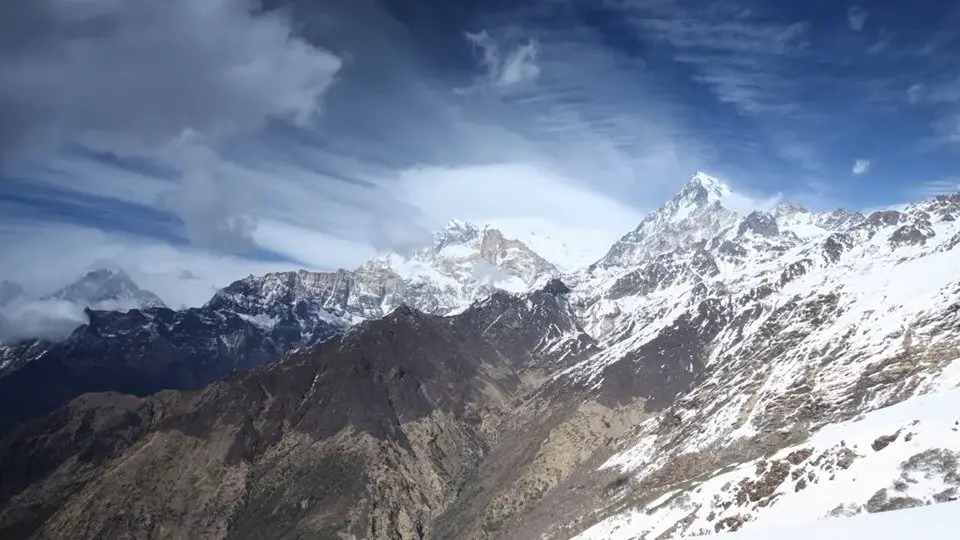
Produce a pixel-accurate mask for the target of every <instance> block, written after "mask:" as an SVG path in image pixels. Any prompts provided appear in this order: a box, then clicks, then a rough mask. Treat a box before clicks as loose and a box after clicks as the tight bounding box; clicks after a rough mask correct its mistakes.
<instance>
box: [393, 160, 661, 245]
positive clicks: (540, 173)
mask: <svg viewBox="0 0 960 540" xmlns="http://www.w3.org/2000/svg"><path fill="white" fill-rule="evenodd" d="M397 190H398V195H399V196H400V197H403V200H405V201H406V202H407V203H408V204H410V205H412V206H414V207H416V208H418V209H419V210H420V212H421V213H422V215H423V219H424V223H426V224H427V225H428V226H430V227H436V226H439V225H442V224H443V223H444V222H446V221H447V220H448V219H450V218H451V217H458V218H461V219H464V220H467V221H474V222H477V223H489V222H494V221H501V222H505V221H510V220H518V219H527V220H540V221H546V222H551V223H554V224H555V225H556V226H558V227H559V226H562V227H566V228H570V229H581V230H582V229H590V230H602V231H605V234H604V237H601V238H597V239H596V241H597V242H599V243H604V242H607V241H609V243H611V244H612V243H613V241H615V240H616V239H617V238H619V237H620V236H621V235H623V234H624V233H625V232H627V231H628V230H630V229H632V228H634V227H636V225H637V223H639V221H640V219H641V218H642V215H641V214H640V213H639V212H638V211H637V210H635V209H633V208H631V207H629V206H625V205H623V204H621V203H619V202H617V201H616V200H614V199H612V198H610V197H608V196H605V195H603V194H600V193H597V192H595V191H592V190H590V189H587V188H585V187H583V186H581V185H578V184H577V183H575V182H573V181H572V180H571V179H568V178H565V177H563V176H561V175H560V174H558V173H557V172H554V171H551V170H550V169H549V168H547V167H543V166H536V165H534V164H529V163H502V164H495V165H486V166H474V167H459V168H443V167H424V168H419V169H411V170H408V171H405V172H404V173H403V174H402V175H401V177H400V181H399V184H398V186H397ZM607 247H609V246H607Z"/></svg>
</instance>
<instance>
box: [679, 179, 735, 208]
mask: <svg viewBox="0 0 960 540" xmlns="http://www.w3.org/2000/svg"><path fill="white" fill-rule="evenodd" d="M684 192H697V194H699V192H704V193H706V196H707V198H708V199H709V200H710V202H712V201H714V200H717V201H719V200H722V199H724V198H726V197H729V196H730V195H732V194H733V190H732V189H730V186H728V185H727V184H726V183H724V182H723V181H722V180H720V179H719V178H717V177H715V176H710V175H709V174H707V173H705V172H702V171H698V172H696V173H694V174H693V176H691V177H690V181H689V182H688V183H687V185H686V186H685V187H684V188H683V190H682V191H681V192H680V193H681V194H682V193H684Z"/></svg>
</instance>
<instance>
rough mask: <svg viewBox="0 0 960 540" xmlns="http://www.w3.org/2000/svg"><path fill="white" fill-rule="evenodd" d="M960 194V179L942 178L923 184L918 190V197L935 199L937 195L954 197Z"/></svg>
mask: <svg viewBox="0 0 960 540" xmlns="http://www.w3.org/2000/svg"><path fill="white" fill-rule="evenodd" d="M954 193H960V177H949V178H942V179H940V180H932V181H929V182H921V183H920V184H919V187H918V188H917V189H916V194H917V196H920V197H934V196H936V195H952V194H954Z"/></svg>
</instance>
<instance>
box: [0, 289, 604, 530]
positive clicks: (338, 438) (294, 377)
mask: <svg viewBox="0 0 960 540" xmlns="http://www.w3.org/2000/svg"><path fill="white" fill-rule="evenodd" d="M565 291H566V289H565V287H563V286H562V284H561V283H559V282H552V283H550V284H548V286H547V287H545V288H544V289H543V290H540V291H537V292H534V293H531V294H528V295H524V296H510V295H506V294H497V295H494V296H492V297H491V298H490V299H488V300H486V301H482V302H478V303H476V304H474V305H473V306H472V307H470V308H469V309H467V310H466V311H464V312H463V313H461V314H459V315H457V316H453V317H438V316H432V315H427V314H424V313H422V312H419V311H416V310H414V309H412V308H407V307H402V308H399V309H397V310H395V311H393V312H392V313H390V314H389V315H388V316H386V317H385V318H383V319H380V320H375V321H370V322H364V323H361V324H359V325H358V326H356V327H354V328H353V329H351V330H350V331H349V332H347V333H346V334H345V335H344V336H343V337H342V338H334V339H332V340H329V341H326V342H324V343H321V344H318V345H315V346H313V347H311V348H307V349H302V350H301V351H298V352H296V353H294V354H292V355H291V356H290V358H288V359H287V360H285V361H284V362H281V363H279V364H276V365H274V366H272V367H269V368H263V369H260V370H255V371H252V372H247V373H238V374H235V375H233V376H230V377H228V378H226V379H224V380H222V381H220V382H217V383H214V384H213V385H211V386H208V387H207V388H205V389H203V390H201V391H197V392H186V393H184V392H176V391H167V392H161V393H159V394H156V395H154V396H152V397H150V398H133V397H127V396H120V395H116V394H92V395H87V396H84V397H81V398H79V399H77V400H75V401H73V402H72V403H71V404H70V405H69V406H67V407H65V408H62V409H60V410H59V411H57V412H56V413H54V414H52V415H50V416H48V417H46V418H45V419H42V420H37V421H34V422H31V423H28V424H26V425H25V426H23V427H21V428H18V429H17V430H15V431H14V432H13V433H12V434H10V435H9V436H8V437H6V438H5V439H3V442H2V443H0V478H2V479H3V482H2V484H0V505H2V510H0V535H2V536H5V537H22V536H26V535H36V536H44V537H50V536H52V537H73V538H76V537H100V538H102V537H115V536H117V535H120V534H133V535H134V536H163V537H191V538H203V537H223V536H229V537H232V538H246V537H249V538H262V537H264V536H269V537H299V536H303V535H320V536H323V535H324V534H326V535H333V534H334V533H337V534H341V533H342V534H353V535H355V537H369V538H416V537H422V536H423V535H425V534H428V533H429V531H430V527H431V520H432V518H433V517H434V516H435V515H436V513H437V512H438V511H439V510H440V509H441V508H443V507H444V506H445V504H446V503H447V502H448V501H449V500H450V499H451V498H452V497H454V496H455V494H456V490H457V489H458V488H459V487H460V485H461V484H462V482H463V479H464V477H466V476H467V475H468V474H469V473H470V472H471V471H472V470H473V469H474V468H475V467H476V465H477V464H478V463H480V461H482V460H483V458H484V457H485V455H486V454H487V453H488V452H489V448H490V446H491V445H492V444H494V443H495V440H496V437H495V434H494V432H495V430H493V429H491V428H493V427H494V426H495V424H496V423H498V422H499V421H500V419H501V418H502V415H503V413H505V412H508V411H509V410H511V409H512V408H513V407H514V406H515V404H516V402H517V400H518V398H519V397H520V396H522V395H523V394H524V393H526V392H527V391H528V390H529V388H530V387H531V386H536V384H537V378H536V377H535V376H533V377H531V376H530V374H531V373H536V371H537V370H539V369H541V368H543V367H544V366H549V365H555V364H558V365H563V364H564V363H565V362H575V361H578V360H579V359H581V358H583V357H584V356H585V355H586V354H588V353H589V352H590V350H591V347H592V340H591V339H590V338H589V337H588V336H586V335H585V334H583V333H582V331H580V330H579V329H578V328H577V326H576V325H575V323H574V320H573V318H572V316H571V314H570V312H569V308H568V305H567V302H566V300H565V298H564V296H563V295H564V293H565Z"/></svg>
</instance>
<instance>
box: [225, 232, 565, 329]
mask: <svg viewBox="0 0 960 540" xmlns="http://www.w3.org/2000/svg"><path fill="white" fill-rule="evenodd" d="M558 274H559V272H558V270H557V268H556V267H555V266H553V265H552V264H551V263H549V262H547V261H546V260H544V259H543V258H542V257H540V256H539V255H537V254H536V253H534V252H533V251H532V250H531V249H530V248H528V247H527V246H525V245H524V244H523V243H521V242H518V241H516V240H510V239H507V238H505V237H504V236H503V234H502V233H501V232H500V231H498V230H496V229H492V228H489V227H486V228H482V229H481V228H480V227H477V226H476V225H473V224H471V223H464V222H460V221H452V222H451V223H450V224H448V225H447V227H445V228H444V229H442V230H440V231H439V232H437V233H436V234H435V235H434V239H433V243H432V244H431V245H430V246H427V247H425V248H423V249H421V250H419V251H417V252H416V253H415V254H414V255H413V256H412V257H410V258H406V259H405V258H402V257H399V256H396V255H390V256H383V257H379V258H377V259H374V260H372V261H370V262H368V263H366V264H365V265H363V266H361V267H360V268H358V269H357V270H353V271H347V270H340V271H337V272H306V271H298V272H284V273H277V274H267V275H265V276H259V277H255V276H250V277H248V278H245V279H242V280H240V281H237V282H235V283H233V284H232V285H230V286H229V287H226V288H224V289H223V290H221V291H220V292H219V293H218V294H217V295H216V296H215V297H214V298H213V299H212V300H211V301H210V303H209V304H208V306H209V307H212V308H215V309H232V310H238V311H241V312H243V313H248V314H251V315H261V314H262V315H264V316H267V317H274V316H276V314H278V313H281V312H283V311H284V310H286V309H287V307H288V306H290V305H293V304H302V305H303V306H304V307H303V309H304V310H307V311H310V310H313V311H317V310H324V311H326V312H328V313H330V314H332V315H333V316H334V317H337V318H339V319H340V320H341V321H343V322H344V323H347V324H353V323H356V322H359V321H362V320H366V319H371V318H377V317H382V316H383V315H385V314H387V313H389V312H390V311H391V310H393V309H395V308H397V307H399V306H401V305H408V306H411V307H415V308H417V309H419V310H421V311H424V312H426V313H433V314H438V315H441V314H445V313H449V312H451V311H454V310H457V309H463V308H465V307H466V306H468V305H469V304H470V303H471V302H472V301H474V300H476V299H478V298H483V297H485V296H487V295H489V294H491V293H493V292H494V291H496V290H506V291H510V292H524V291H527V290H530V289H531V288H533V287H535V286H536V285H538V284H540V283H542V282H545V281H546V280H547V279H549V278H550V277H552V276H556V275H558Z"/></svg>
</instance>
